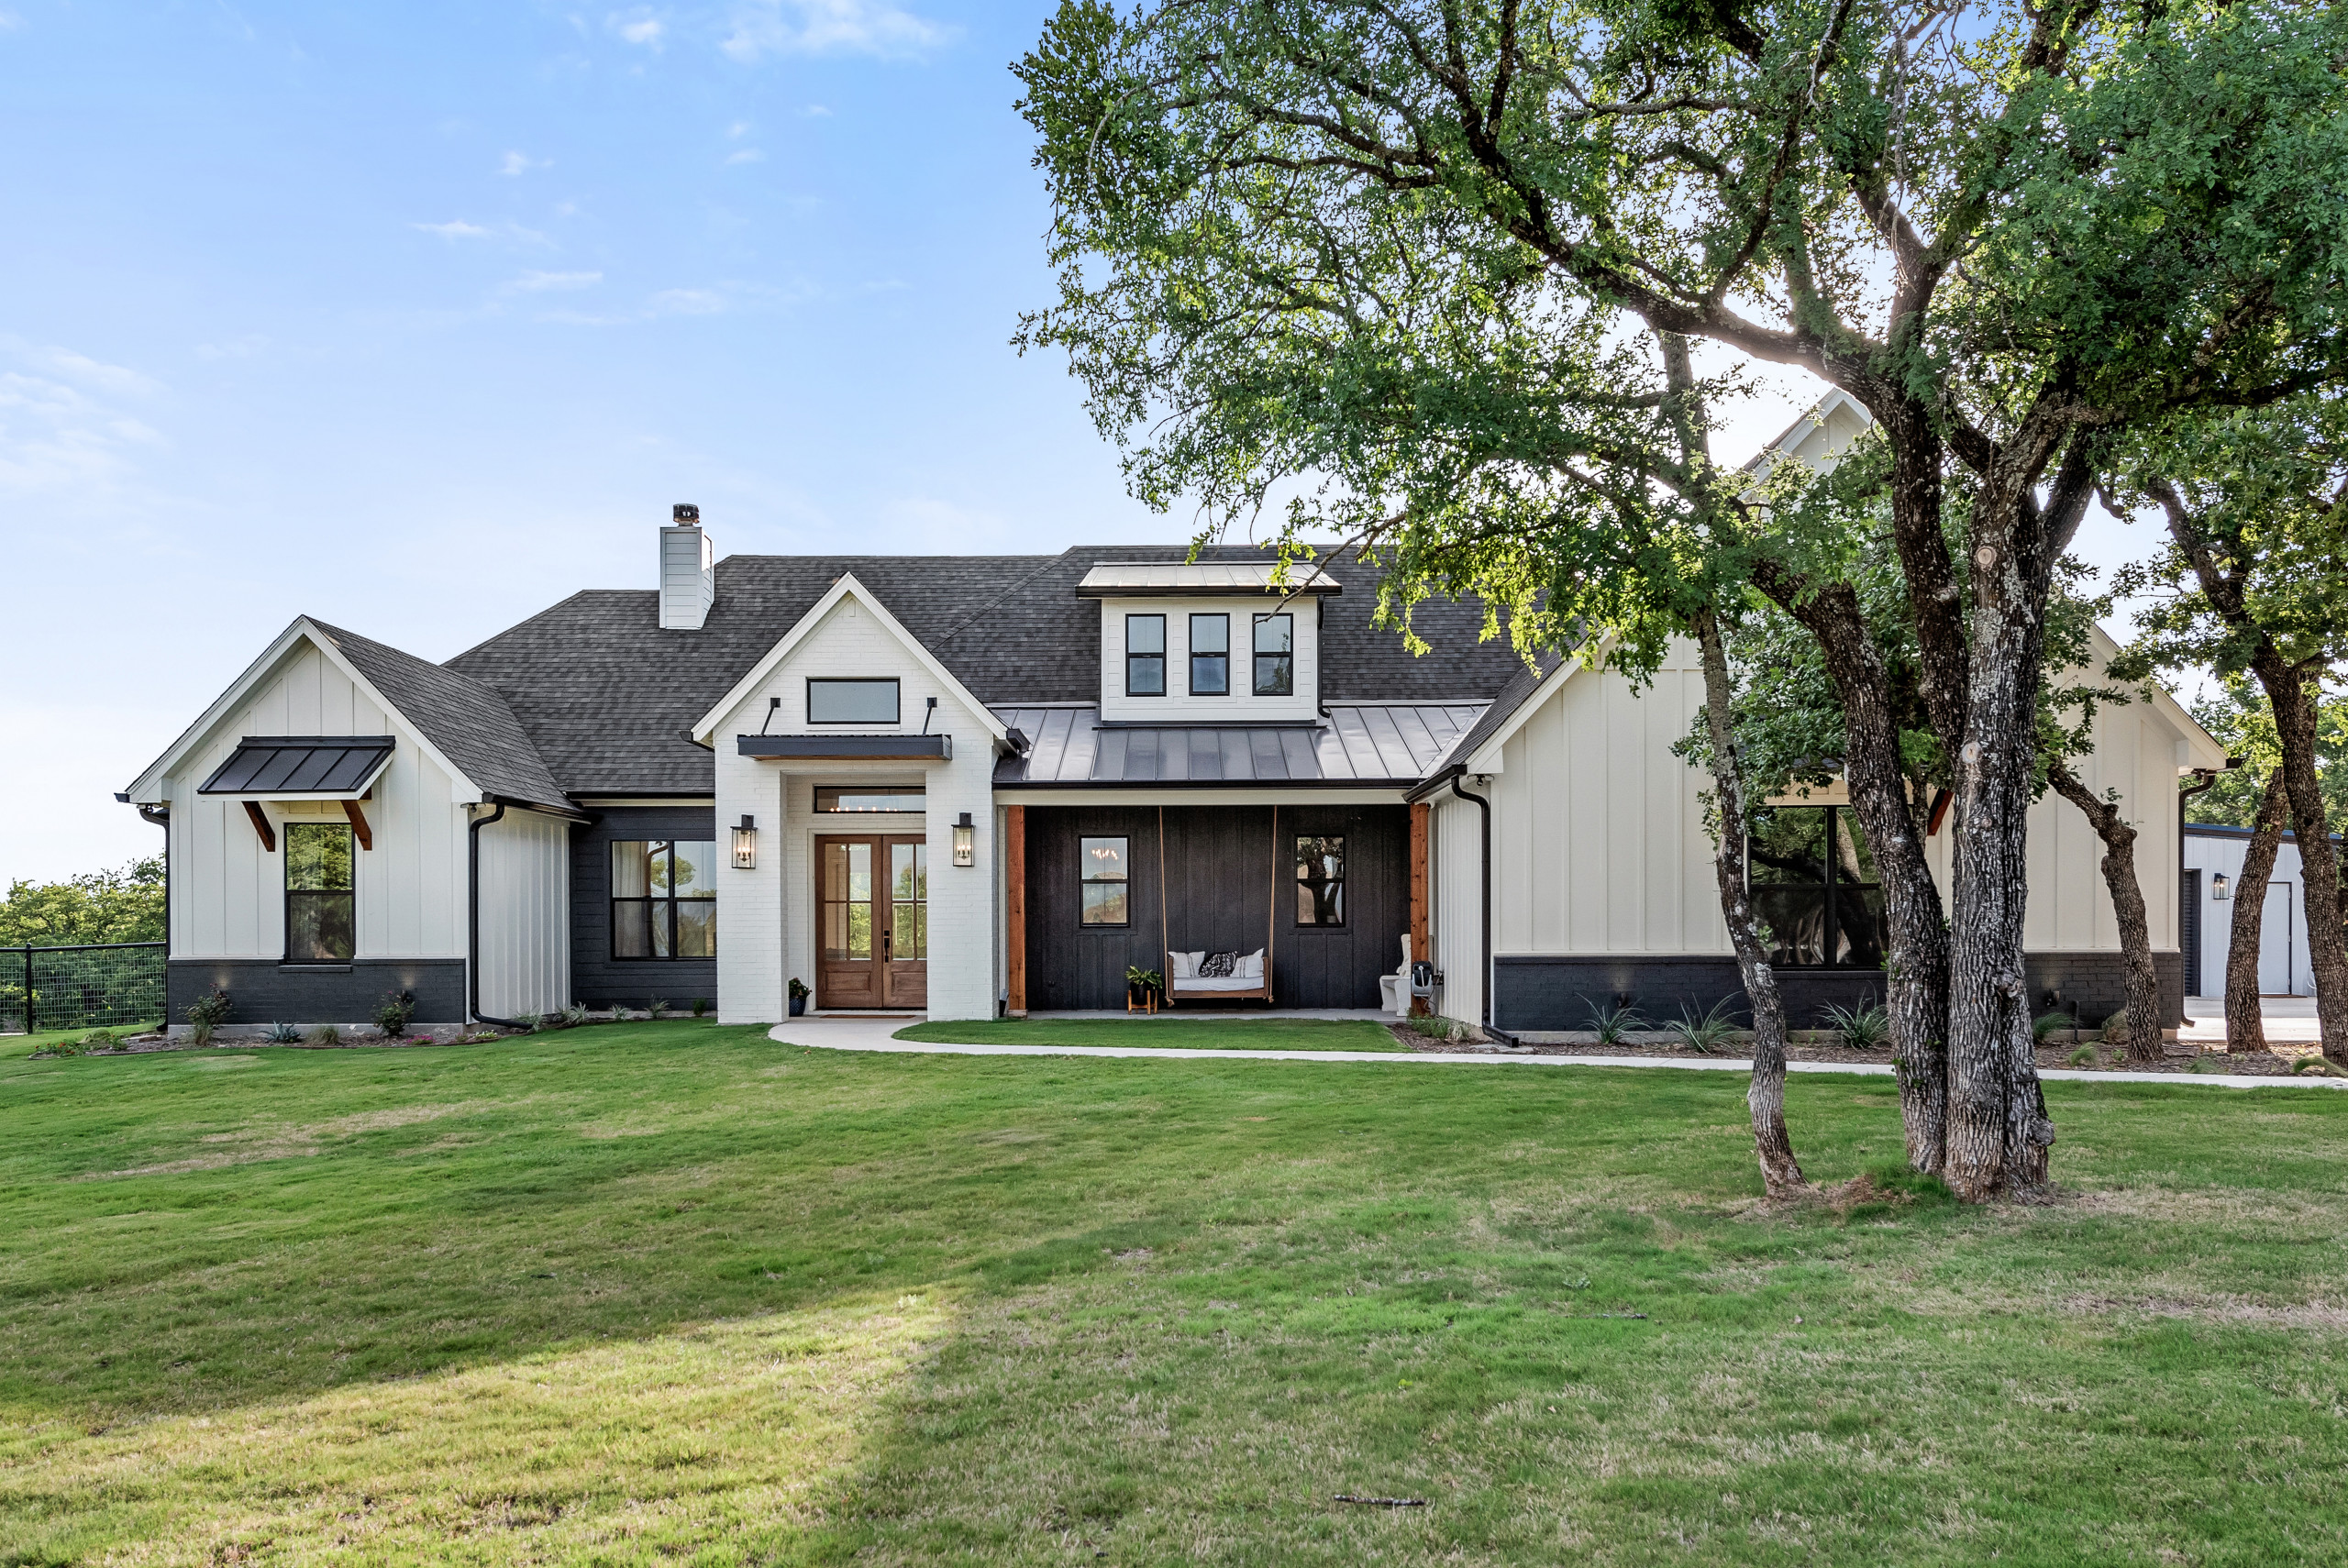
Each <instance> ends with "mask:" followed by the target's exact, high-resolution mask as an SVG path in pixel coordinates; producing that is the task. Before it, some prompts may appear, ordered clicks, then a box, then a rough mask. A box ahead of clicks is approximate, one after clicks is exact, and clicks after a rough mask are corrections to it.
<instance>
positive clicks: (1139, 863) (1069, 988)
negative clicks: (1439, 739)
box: [1004, 801, 1424, 1019]
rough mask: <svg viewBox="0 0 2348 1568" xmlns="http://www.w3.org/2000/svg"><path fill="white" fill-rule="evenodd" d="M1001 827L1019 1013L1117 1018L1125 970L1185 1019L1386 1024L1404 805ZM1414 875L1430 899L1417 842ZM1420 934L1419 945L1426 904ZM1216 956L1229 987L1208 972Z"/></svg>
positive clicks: (1199, 807)
mask: <svg viewBox="0 0 2348 1568" xmlns="http://www.w3.org/2000/svg"><path fill="white" fill-rule="evenodd" d="M1007 814H1008V816H1009V818H1010V820H1009V821H1008V822H1007V823H1006V832H1005V844H1004V849H1005V856H1006V860H1007V862H1008V864H1007V866H1006V870H1007V872H1008V873H1009V881H1010V887H1009V889H1008V894H1009V897H1008V900H1007V902H1008V904H1009V909H1010V920H1009V922H1007V923H1008V925H1009V927H1010V929H1009V930H1008V931H1007V932H1006V937H1007V942H1006V946H1007V949H1008V952H1007V956H1008V957H1009V958H1010V959H1011V965H1010V969H1011V974H1010V981H1011V983H1010V985H1009V987H1008V988H1007V990H1008V993H1009V994H1008V997H1007V1004H1008V1006H1007V1010H1009V1011H1010V1012H1012V1013H1013V1014H1014V1015H1017V1016H1027V1017H1049V1016H1056V1015H1074V1016H1080V1015H1103V1014H1116V1015H1119V1016H1122V1015H1123V1014H1124V1010H1125V1002H1126V995H1127V975H1128V971H1130V970H1142V971H1148V972H1154V973H1156V974H1158V975H1160V976H1162V977H1164V979H1165V981H1166V987H1165V989H1166V993H1167V994H1166V1007H1167V1011H1168V1012H1169V1013H1172V1014H1174V1015H1178V1016H1186V1017H1197V1016H1199V1015H1201V1014H1202V1013H1237V1012H1242V1011H1244V1012H1248V1013H1253V1014H1257V1015H1260V1014H1262V1013H1263V1012H1265V1011H1267V1010H1273V1011H1278V1012H1279V1013H1281V1014H1283V1015H1285V1016H1290V1017H1300V1018H1307V1017H1311V1018H1318V1017H1328V1018H1333V1019H1351V1018H1374V1017H1378V1016H1380V1014H1379V1011H1378V1010H1379V1006H1380V1002H1381V993H1380V988H1379V979H1380V977H1382V976H1386V975H1391V974H1393V973H1394V972H1395V971H1396V970H1397V968H1398V967H1399V966H1400V965H1401V955H1402V940H1403V938H1404V937H1405V936H1407V935H1409V934H1411V933H1412V929H1413V924H1414V921H1413V912H1414V911H1413V898H1412V892H1413V887H1414V879H1413V876H1412V867H1413V856H1412V845H1413V837H1412V812H1411V808H1409V807H1406V806H1403V805H1401V804H1390V803H1386V802H1383V801H1295V802H1281V801H1249V802H1247V803H1244V804H1243V803H1236V802H1235V803H1231V804H1201V803H1197V802H1195V801H1184V802H1180V803H1148V802H1141V801H1125V802H1120V803H1115V804H1105V803H1085V804H1069V805H1013V806H1010V807H1008V808H1007ZM1417 864H1418V866H1419V867H1421V875H1420V877H1419V878H1417V881H1416V884H1415V885H1417V886H1420V887H1423V865H1424V846H1423V836H1422V837H1421V839H1420V840H1419V851H1418V858H1417ZM1415 923H1416V924H1417V925H1418V927H1419V929H1420V930H1421V931H1422V933H1423V927H1424V913H1423V908H1422V909H1421V910H1420V911H1418V918H1417V921H1416V922H1415ZM1420 948H1421V950H1423V935H1422V937H1421V942H1420ZM1216 955H1223V963H1224V964H1228V965H1229V966H1230V967H1231V969H1232V970H1233V971H1234V973H1232V974H1230V975H1216V974H1213V971H1214V970H1215V969H1217V968H1219V967H1222V966H1223V965H1221V964H1218V963H1217V962H1216ZM1196 971H1204V973H1198V972H1196ZM1217 981H1220V982H1221V984H1220V985H1217V984H1216V983H1215V982H1217ZM1251 982H1253V983H1251ZM1161 1016H1164V1014H1161Z"/></svg>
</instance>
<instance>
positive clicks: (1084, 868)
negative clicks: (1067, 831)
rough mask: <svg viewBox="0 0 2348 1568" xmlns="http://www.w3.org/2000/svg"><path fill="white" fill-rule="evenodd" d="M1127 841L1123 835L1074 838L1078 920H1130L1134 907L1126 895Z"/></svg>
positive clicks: (1101, 923)
mask: <svg viewBox="0 0 2348 1568" xmlns="http://www.w3.org/2000/svg"><path fill="white" fill-rule="evenodd" d="M1128 843H1129V841H1128V840H1125V839H1123V838H1080V839H1079V840H1077V867H1078V870H1077V878H1078V886H1079V889H1080V891H1079V903H1078V911H1079V912H1078V915H1077V920H1078V922H1079V923H1080V924H1083V925H1089V926H1119V925H1131V924H1132V923H1133V909H1132V904H1131V900H1130V899H1129V898H1128V896H1127V888H1128V884H1129V878H1128V877H1127V876H1126V867H1127V865H1128V860H1127V856H1126V849H1127V846H1128Z"/></svg>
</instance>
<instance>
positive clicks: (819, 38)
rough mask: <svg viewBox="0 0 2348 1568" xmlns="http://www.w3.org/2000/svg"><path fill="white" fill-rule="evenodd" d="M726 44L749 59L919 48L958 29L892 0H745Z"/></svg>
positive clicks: (897, 52) (727, 48)
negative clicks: (915, 12)
mask: <svg viewBox="0 0 2348 1568" xmlns="http://www.w3.org/2000/svg"><path fill="white" fill-rule="evenodd" d="M733 21H734V31H733V33H732V34H731V35H730V36H729V37H728V38H727V39H726V40H725V45H724V46H723V47H724V48H725V52H726V53H727V54H729V55H731V56H733V57H734V58H735V59H736V60H738V61H744V62H746V63H747V62H748V61H757V60H760V59H763V58H765V57H766V56H768V55H775V54H875V55H881V56H883V57H893V56H901V55H909V54H919V53H922V52H924V51H925V50H932V49H936V48H937V47H938V46H940V45H942V44H945V43H948V42H950V41H952V39H954V37H955V36H956V29H955V28H950V27H947V26H946V25H945V24H943V23H940V22H933V21H930V20H929V19H928V18H926V17H916V16H914V14H913V13H912V12H910V11H903V10H899V9H898V8H897V7H896V6H893V5H892V4H890V3H889V0H742V3H741V4H738V5H737V6H735V9H734V17H733Z"/></svg>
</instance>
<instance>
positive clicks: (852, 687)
mask: <svg viewBox="0 0 2348 1568" xmlns="http://www.w3.org/2000/svg"><path fill="white" fill-rule="evenodd" d="M807 722H808V723H811V724H893V723H896V722H897V683H896V681H895V680H893V679H889V680H861V679H859V680H828V679H816V678H814V677H813V676H810V677H809V678H808V679H807Z"/></svg>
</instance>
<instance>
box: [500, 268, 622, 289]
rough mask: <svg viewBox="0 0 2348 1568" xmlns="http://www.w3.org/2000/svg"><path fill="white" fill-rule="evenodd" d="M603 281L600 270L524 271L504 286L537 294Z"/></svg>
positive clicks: (582, 286)
mask: <svg viewBox="0 0 2348 1568" xmlns="http://www.w3.org/2000/svg"><path fill="white" fill-rule="evenodd" d="M603 281H604V274H602V273H601V272H525V273H523V274H522V275H521V276H520V277H518V278H516V279H515V280H514V281H513V282H510V283H508V284H506V285H505V286H506V287H507V288H508V289H510V290H512V291H514V292H515V293H526V294H537V293H548V292H549V291H554V290H565V289H592V288H593V287H594V286H595V285H596V284H598V283H600V282H603Z"/></svg>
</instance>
